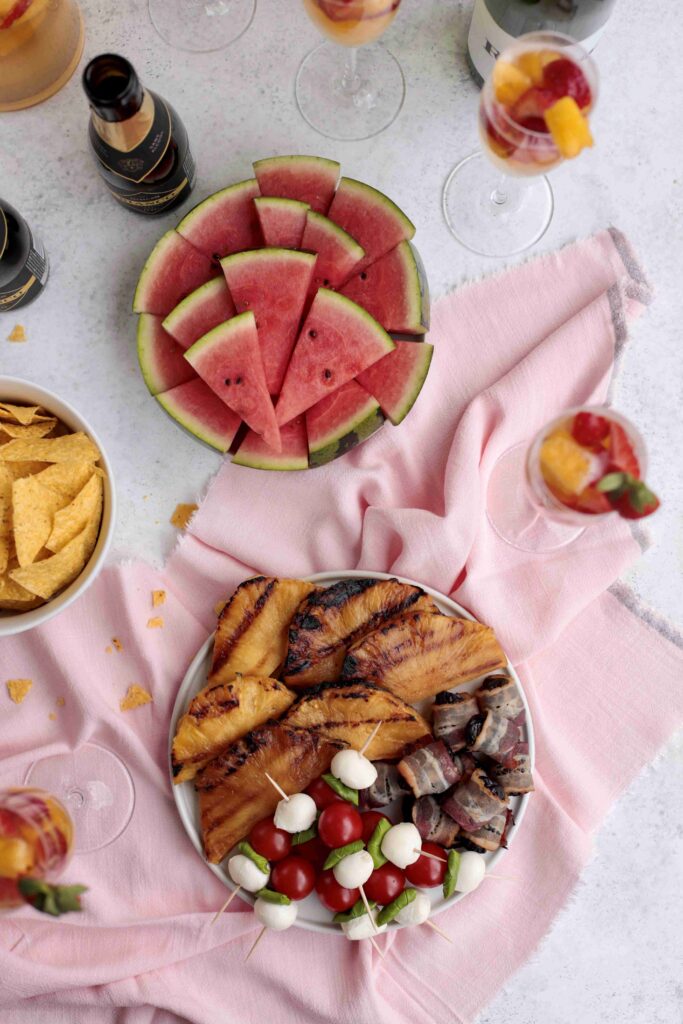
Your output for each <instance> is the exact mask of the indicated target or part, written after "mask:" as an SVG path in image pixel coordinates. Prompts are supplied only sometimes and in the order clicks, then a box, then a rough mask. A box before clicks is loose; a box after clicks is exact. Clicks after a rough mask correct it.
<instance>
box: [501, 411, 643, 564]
mask: <svg viewBox="0 0 683 1024" xmlns="http://www.w3.org/2000/svg"><path fill="white" fill-rule="evenodd" d="M646 468H647V454H646V451H645V443H644V441H643V439H642V437H641V435H640V434H639V433H638V431H637V429H636V428H635V426H634V425H633V424H632V423H631V422H629V420H627V419H626V417H624V416H621V415H620V414H619V413H617V412H615V411H614V410H613V409H609V408H607V407H605V406H583V407H580V408H576V409H569V410H567V411H566V412H564V413H562V415H561V416H558V417H557V418H556V419H554V420H553V421H552V422H551V423H548V424H547V425H546V426H545V427H543V429H542V430H540V431H539V432H538V434H537V435H536V437H535V438H534V440H533V441H532V442H531V444H529V443H528V442H523V443H522V444H518V445H516V446H515V447H514V448H510V449H509V450H508V451H507V452H506V453H505V454H504V455H502V456H501V457H500V458H499V459H498V461H497V462H496V464H495V466H494V467H493V471H492V473H491V477H490V479H489V485H488V493H487V501H486V514H487V517H488V520H489V522H490V523H491V525H492V526H493V528H494V530H495V531H496V533H497V534H498V535H499V536H500V537H502V539H503V540H504V541H506V542H507V543H508V544H511V545H512V546H513V547H516V548H519V549H520V550H522V551H536V552H542V551H553V550H555V549H556V548H561V547H564V546H565V545H566V544H570V543H571V542H572V541H573V540H574V539H575V538H576V537H578V536H579V534H581V533H583V531H584V530H585V529H587V528H589V527H590V526H592V525H594V524H595V523H597V522H601V521H602V520H604V519H605V517H607V516H614V515H617V514H618V515H620V516H622V517H623V518H625V519H642V518H643V517H644V516H648V515H651V514H652V513H653V512H655V511H656V510H657V508H659V499H658V498H657V497H656V495H654V494H653V493H652V491H651V490H650V489H649V488H648V487H647V486H646V484H645V483H644V482H643V476H644V474H645V470H646Z"/></svg>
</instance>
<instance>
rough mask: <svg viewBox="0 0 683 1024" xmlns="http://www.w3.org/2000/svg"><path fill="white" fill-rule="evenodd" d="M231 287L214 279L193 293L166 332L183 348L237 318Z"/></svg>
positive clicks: (170, 317) (172, 317)
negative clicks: (231, 318)
mask: <svg viewBox="0 0 683 1024" xmlns="http://www.w3.org/2000/svg"><path fill="white" fill-rule="evenodd" d="M235 312H236V310H235V303H234V302H233V301H232V298H231V296H230V292H229V291H228V286H227V284H226V283H225V279H224V278H223V277H214V278H212V279H211V280H210V281H207V282H206V284H203V285H202V286H201V287H200V288H197V289H196V290H195V291H193V292H190V294H189V295H188V296H186V298H184V299H183V301H182V302H179V303H178V305H177V306H176V307H175V309H173V310H171V312H170V313H169V314H168V316H167V317H166V319H165V320H164V328H165V330H167V331H168V333H169V334H170V335H171V337H173V338H175V340H176V341H177V342H178V344H179V345H181V346H182V347H183V348H189V347H190V345H194V343H195V341H197V340H198V339H199V338H201V336H202V335H203V334H206V332H207V331H210V330H211V328H212V327H217V326H218V324H222V323H223V322H224V321H225V320H229V319H230V317H232V316H234V315H235Z"/></svg>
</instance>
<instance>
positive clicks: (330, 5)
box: [296, 0, 405, 140]
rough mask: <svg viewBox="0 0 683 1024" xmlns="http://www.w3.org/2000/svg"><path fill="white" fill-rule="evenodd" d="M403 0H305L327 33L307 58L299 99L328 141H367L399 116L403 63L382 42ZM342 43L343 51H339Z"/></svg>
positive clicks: (301, 73)
mask: <svg viewBox="0 0 683 1024" xmlns="http://www.w3.org/2000/svg"><path fill="white" fill-rule="evenodd" d="M400 3H401V0H304V7H305V9H306V12H307V14H308V16H309V17H310V19H311V21H313V23H314V24H315V25H316V27H317V28H318V29H319V30H320V31H321V32H322V33H323V35H325V36H327V38H328V40H329V42H324V43H321V44H320V45H319V46H317V47H316V48H315V49H314V50H312V51H311V53H309V54H308V56H307V57H305V58H304V60H303V62H302V64H301V66H300V68H299V71H298V74H297V77H296V100H297V104H298V106H299V110H300V111H301V113H302V115H303V117H304V118H305V119H306V121H308V123H309V124H310V125H311V127H312V128H315V130H316V131H318V132H320V133H321V135H326V136H327V137H328V138H330V139H346V140H352V139H369V138H371V136H373V135H377V134H378V133H379V132H381V131H383V130H384V129H385V128H388V127H389V125H390V124H392V122H393V121H394V120H395V119H396V117H397V116H398V113H399V111H400V109H401V107H402V106H403V100H404V98H405V79H404V77H403V71H402V70H401V65H400V64H399V62H398V61H397V60H396V58H395V57H394V55H393V54H392V53H390V52H389V51H388V50H387V49H385V47H384V46H382V45H381V44H377V45H373V44H375V43H376V42H377V40H378V39H379V38H380V36H381V35H383V33H384V32H385V31H386V29H387V28H388V27H389V25H391V23H392V21H393V20H394V18H395V16H396V13H397V11H398V8H399V6H400ZM340 47H343V48H344V49H340Z"/></svg>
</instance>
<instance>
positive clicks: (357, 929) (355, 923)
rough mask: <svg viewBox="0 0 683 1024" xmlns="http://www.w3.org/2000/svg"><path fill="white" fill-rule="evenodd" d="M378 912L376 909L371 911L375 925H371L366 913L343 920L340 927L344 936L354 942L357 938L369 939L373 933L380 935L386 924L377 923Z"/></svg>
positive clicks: (385, 928)
mask: <svg viewBox="0 0 683 1024" xmlns="http://www.w3.org/2000/svg"><path fill="white" fill-rule="evenodd" d="M378 913H379V911H377V910H374V911H373V912H372V921H374V922H375V927H373V924H372V921H371V920H370V915H369V914H367V913H366V914H362V915H361V917H354V918H353V920H352V921H344V923H343V924H342V926H341V927H342V931H343V932H344V935H345V936H346V938H347V939H351V941H352V942H356V941H357V940H358V939H370V938H373V937H374V936H375V935H381V934H382V932H385V931H386V930H387V926H386V925H385V924H377V914H378Z"/></svg>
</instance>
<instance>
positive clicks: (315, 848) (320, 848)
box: [294, 836, 330, 871]
mask: <svg viewBox="0 0 683 1024" xmlns="http://www.w3.org/2000/svg"><path fill="white" fill-rule="evenodd" d="M294 850H295V851H296V855H297V857H303V858H304V860H307V861H310V863H311V864H312V865H313V867H314V868H315V870H316V871H321V870H322V866H323V864H324V863H325V861H326V860H327V855H328V853H329V852H330V851H329V848H328V847H327V846H325V844H324V843H322V842H321V841H320V838H319V836H314V838H313V839H309V840H308V842H307V843H302V844H301V846H295V847H294Z"/></svg>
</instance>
